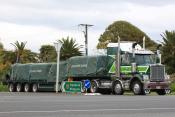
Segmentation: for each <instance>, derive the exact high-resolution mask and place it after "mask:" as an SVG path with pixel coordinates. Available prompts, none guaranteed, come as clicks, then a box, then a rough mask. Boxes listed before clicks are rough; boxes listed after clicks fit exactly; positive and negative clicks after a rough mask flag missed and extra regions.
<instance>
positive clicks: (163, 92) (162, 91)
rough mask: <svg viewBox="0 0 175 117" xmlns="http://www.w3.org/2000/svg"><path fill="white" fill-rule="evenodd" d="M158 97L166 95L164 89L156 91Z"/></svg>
mask: <svg viewBox="0 0 175 117" xmlns="http://www.w3.org/2000/svg"><path fill="white" fill-rule="evenodd" d="M156 92H157V94H158V95H165V94H166V90H165V89H159V90H157V91H156Z"/></svg>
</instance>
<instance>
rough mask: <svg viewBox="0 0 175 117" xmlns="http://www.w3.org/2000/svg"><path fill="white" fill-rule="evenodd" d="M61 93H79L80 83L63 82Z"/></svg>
mask: <svg viewBox="0 0 175 117" xmlns="http://www.w3.org/2000/svg"><path fill="white" fill-rule="evenodd" d="M62 92H72V93H76V92H81V82H79V81H72V82H68V81H65V82H63V83H62Z"/></svg>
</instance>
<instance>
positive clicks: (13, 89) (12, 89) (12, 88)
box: [9, 83, 15, 92]
mask: <svg viewBox="0 0 175 117" xmlns="http://www.w3.org/2000/svg"><path fill="white" fill-rule="evenodd" d="M14 91H15V85H14V84H13V83H10V84H9V92H14Z"/></svg>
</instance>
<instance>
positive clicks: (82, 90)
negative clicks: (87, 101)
mask: <svg viewBox="0 0 175 117" xmlns="http://www.w3.org/2000/svg"><path fill="white" fill-rule="evenodd" d="M81 92H82V93H86V88H85V87H84V80H83V81H81Z"/></svg>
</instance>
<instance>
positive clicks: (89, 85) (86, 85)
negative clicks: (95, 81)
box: [84, 80, 91, 93]
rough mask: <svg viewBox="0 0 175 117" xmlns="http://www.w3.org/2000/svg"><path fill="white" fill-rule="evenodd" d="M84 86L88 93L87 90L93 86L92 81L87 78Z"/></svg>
mask: <svg viewBox="0 0 175 117" xmlns="http://www.w3.org/2000/svg"><path fill="white" fill-rule="evenodd" d="M84 87H85V89H86V93H87V90H88V89H89V88H90V87H91V82H90V80H85V81H84Z"/></svg>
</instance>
